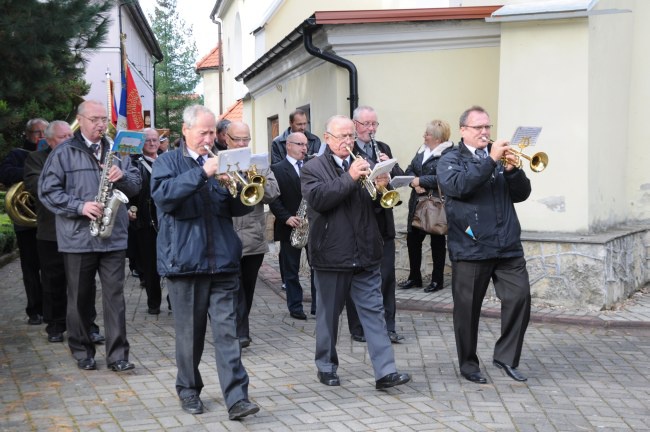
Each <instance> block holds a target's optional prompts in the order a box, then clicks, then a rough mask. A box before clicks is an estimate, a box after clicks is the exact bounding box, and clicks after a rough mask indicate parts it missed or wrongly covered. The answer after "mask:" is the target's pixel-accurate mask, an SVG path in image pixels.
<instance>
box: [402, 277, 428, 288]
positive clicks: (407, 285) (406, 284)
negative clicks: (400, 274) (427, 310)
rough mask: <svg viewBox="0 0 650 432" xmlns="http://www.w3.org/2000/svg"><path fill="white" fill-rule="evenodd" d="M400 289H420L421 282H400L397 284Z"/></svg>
mask: <svg viewBox="0 0 650 432" xmlns="http://www.w3.org/2000/svg"><path fill="white" fill-rule="evenodd" d="M398 286H399V287H400V289H409V288H422V281H419V282H418V281H414V280H411V279H409V280H407V281H406V282H401V283H399V284H398Z"/></svg>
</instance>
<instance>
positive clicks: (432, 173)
mask: <svg viewBox="0 0 650 432" xmlns="http://www.w3.org/2000/svg"><path fill="white" fill-rule="evenodd" d="M449 136H450V127H449V123H447V122H446V121H444V120H433V121H431V122H429V123H427V127H426V130H425V132H424V136H423V138H424V144H423V145H422V146H421V147H420V148H419V149H418V151H417V153H416V154H415V157H414V158H413V160H412V161H411V164H410V165H409V166H408V167H407V168H406V172H405V175H413V176H415V178H414V179H413V181H411V184H410V186H411V188H412V190H411V197H410V198H409V213H408V221H407V234H406V246H407V248H408V254H409V267H410V271H409V276H408V279H407V280H406V281H405V282H402V283H400V284H399V287H400V288H401V289H407V288H420V287H422V274H421V273H420V265H421V263H422V242H423V241H424V239H425V238H426V236H427V235H429V236H430V237H431V255H432V259H433V272H432V274H431V283H430V284H429V285H428V286H427V287H426V288H424V292H436V291H440V290H441V289H442V287H443V277H444V276H443V272H444V269H445V256H446V254H447V245H446V240H445V235H444V234H442V235H441V234H430V233H428V232H426V231H423V230H422V229H420V228H416V227H414V226H413V218H414V216H415V214H416V206H417V204H418V200H419V199H420V198H426V197H427V196H428V195H433V196H437V197H439V196H440V192H439V190H440V189H439V188H438V182H437V176H436V168H437V165H438V161H439V160H440V156H442V154H443V153H445V152H447V151H449V150H450V149H451V148H452V147H453V145H454V143H452V142H451V141H449Z"/></svg>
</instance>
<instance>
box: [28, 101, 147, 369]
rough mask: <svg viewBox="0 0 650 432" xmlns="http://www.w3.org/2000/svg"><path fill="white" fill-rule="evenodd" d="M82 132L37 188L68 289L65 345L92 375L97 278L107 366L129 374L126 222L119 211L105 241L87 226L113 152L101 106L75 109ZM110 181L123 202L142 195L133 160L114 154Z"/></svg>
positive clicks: (48, 166) (97, 213)
mask: <svg viewBox="0 0 650 432" xmlns="http://www.w3.org/2000/svg"><path fill="white" fill-rule="evenodd" d="M77 120H78V121H79V130H78V131H76V132H75V133H74V135H73V137H72V139H70V140H69V141H66V142H65V143H63V144H61V145H59V146H57V147H56V148H55V149H54V150H53V151H52V153H50V155H49V156H48V158H47V161H46V162H45V166H44V167H43V173H42V174H41V177H40V179H39V183H38V192H39V193H38V194H39V198H40V200H41V202H42V203H43V205H44V206H45V207H47V209H48V210H50V211H51V212H53V213H54V214H55V215H56V239H57V243H58V247H59V251H60V252H61V253H62V254H63V262H64V267H65V274H66V280H67V282H68V311H67V317H66V323H67V331H68V346H69V347H70V351H71V353H72V356H73V357H74V359H75V360H76V361H77V367H79V369H82V370H95V369H97V364H96V362H95V344H94V343H93V340H92V336H91V332H90V330H91V325H92V317H91V316H90V313H88V311H89V310H92V306H93V305H94V303H95V275H96V274H99V279H100V281H101V286H102V290H101V292H102V306H103V312H104V329H105V331H106V364H107V367H108V368H109V369H111V370H112V371H114V372H123V371H127V370H130V369H133V368H134V367H135V365H134V364H133V363H131V362H130V361H129V342H128V340H127V338H126V305H125V302H124V278H125V272H124V268H125V261H126V247H127V226H128V219H129V218H128V216H127V211H126V206H124V205H120V206H119V207H118V209H117V213H116V214H115V216H114V218H113V229H112V232H111V235H110V236H109V237H107V238H101V237H99V236H92V235H91V233H90V222H91V221H97V220H98V219H99V218H101V217H102V215H103V213H104V205H105V203H101V202H97V201H96V196H97V195H98V190H99V184H100V177H101V175H102V172H103V170H102V169H103V166H102V165H101V164H102V163H104V162H105V161H106V157H105V156H106V154H107V153H108V152H110V151H111V150H112V149H111V148H110V147H111V143H110V142H109V141H108V140H107V139H106V138H105V137H104V134H105V133H106V127H107V124H108V118H107V115H106V108H105V105H104V104H103V103H101V102H98V101H93V100H89V101H85V102H83V103H81V105H79V109H78V113H77ZM107 181H108V182H109V183H111V185H112V187H113V188H114V189H119V190H120V191H122V192H123V193H124V194H125V195H126V196H133V195H135V194H137V193H138V191H139V190H140V183H141V179H140V174H139V173H138V170H137V169H136V168H135V167H134V166H133V165H132V164H131V158H130V157H128V156H124V157H121V156H120V155H119V153H118V154H114V156H113V160H112V165H111V167H110V169H109V170H108V172H107Z"/></svg>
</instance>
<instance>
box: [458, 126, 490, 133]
mask: <svg viewBox="0 0 650 432" xmlns="http://www.w3.org/2000/svg"><path fill="white" fill-rule="evenodd" d="M464 127H468V128H472V129H474V130H475V131H477V132H481V131H482V130H483V129H485V130H486V131H488V132H489V131H490V129H492V125H482V126H470V125H465V126H464Z"/></svg>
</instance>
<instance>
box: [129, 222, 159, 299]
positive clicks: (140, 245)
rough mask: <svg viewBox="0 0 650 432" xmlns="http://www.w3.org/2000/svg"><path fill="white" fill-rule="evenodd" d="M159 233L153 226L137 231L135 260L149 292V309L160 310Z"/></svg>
mask: <svg viewBox="0 0 650 432" xmlns="http://www.w3.org/2000/svg"><path fill="white" fill-rule="evenodd" d="M157 236H158V233H157V232H156V230H155V229H154V227H152V226H148V227H146V228H142V229H139V230H137V231H136V239H137V248H136V250H137V253H138V256H137V258H136V259H135V260H136V262H137V264H138V269H139V270H140V271H141V272H142V277H143V278H144V286H145V289H146V291H147V307H148V308H149V309H159V308H160V302H161V300H162V289H161V287H160V276H159V275H158V269H157V267H156V266H157V262H156V261H157V259H156V237H157Z"/></svg>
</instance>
